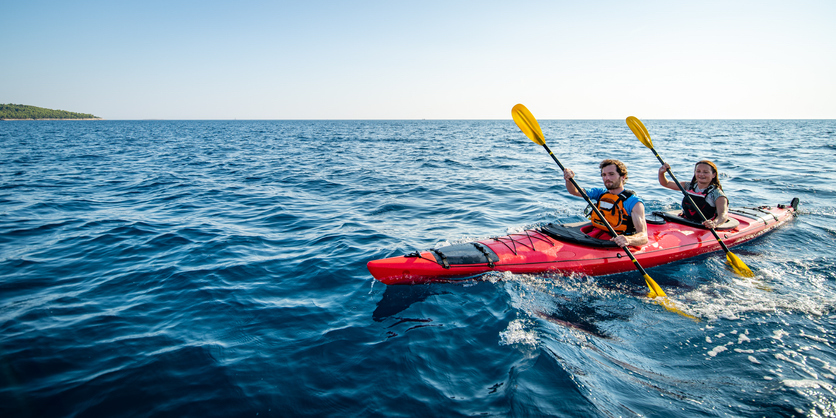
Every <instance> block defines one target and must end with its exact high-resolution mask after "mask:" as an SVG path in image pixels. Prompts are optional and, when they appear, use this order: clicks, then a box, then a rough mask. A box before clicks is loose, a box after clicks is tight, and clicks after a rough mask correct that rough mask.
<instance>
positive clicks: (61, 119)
mask: <svg viewBox="0 0 836 418" xmlns="http://www.w3.org/2000/svg"><path fill="white" fill-rule="evenodd" d="M0 120H10V121H11V120H104V119H102V118H77V119H70V118H43V119H41V118H38V119H31V118H30V119H17V118H0Z"/></svg>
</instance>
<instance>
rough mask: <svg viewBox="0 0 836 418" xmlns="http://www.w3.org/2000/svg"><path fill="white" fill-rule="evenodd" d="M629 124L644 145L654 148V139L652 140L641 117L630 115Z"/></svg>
mask: <svg viewBox="0 0 836 418" xmlns="http://www.w3.org/2000/svg"><path fill="white" fill-rule="evenodd" d="M627 126H629V127H630V130H631V131H633V134H634V135H636V138H638V139H639V141H641V142H642V144H644V146H646V147H648V148H650V149H653V141H651V140H650V134H649V133H648V132H647V128H645V127H644V124H643V123H642V121H640V120H639V118H637V117H635V116H628V117H627Z"/></svg>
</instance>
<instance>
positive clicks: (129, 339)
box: [0, 118, 836, 417]
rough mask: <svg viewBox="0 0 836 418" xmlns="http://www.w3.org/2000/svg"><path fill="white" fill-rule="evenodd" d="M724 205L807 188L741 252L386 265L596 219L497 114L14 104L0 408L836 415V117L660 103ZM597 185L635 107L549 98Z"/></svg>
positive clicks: (656, 135) (573, 157)
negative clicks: (448, 271)
mask: <svg viewBox="0 0 836 418" xmlns="http://www.w3.org/2000/svg"><path fill="white" fill-rule="evenodd" d="M644 122H645V124H646V125H647V127H648V129H649V131H650V133H651V136H652V137H653V141H654V145H655V147H656V149H657V150H658V151H659V153H660V154H661V155H662V157H663V158H664V159H665V160H666V161H667V162H669V163H670V164H671V165H672V166H673V168H674V172H675V173H676V174H677V175H678V177H680V179H681V180H684V179H687V178H690V174H689V173H690V171H691V169H692V168H691V167H692V164H693V162H694V161H696V160H698V159H702V158H709V159H712V160H714V161H715V162H716V163H717V165H718V166H719V167H720V171H721V181H722V182H723V185H724V188H725V190H726V193H727V194H728V195H729V196H730V199H731V204H732V206H745V205H748V206H753V205H761V204H770V205H774V204H778V203H787V202H789V201H790V199H792V198H793V197H799V198H800V199H801V202H802V204H801V208H800V209H801V210H800V216H798V217H797V218H796V219H794V220H793V221H791V222H790V223H789V224H787V225H785V226H784V227H782V228H780V229H778V230H776V231H775V232H773V233H771V234H769V235H767V236H764V237H762V238H759V239H757V240H755V241H752V242H750V243H747V244H745V245H743V246H740V247H735V249H734V250H733V252H734V253H735V254H737V255H738V256H740V257H741V259H743V260H744V261H745V263H746V264H747V265H749V266H750V267H752V268H753V270H755V272H756V274H757V277H755V278H754V279H743V278H740V277H737V276H735V275H734V274H733V273H732V272H730V271H729V270H728V269H727V268H726V267H725V264H724V257H723V256H722V255H721V254H720V255H716V254H715V255H710V256H705V257H701V258H697V259H693V260H689V261H686V262H680V263H674V264H669V265H667V266H662V267H658V268H653V269H650V270H649V271H648V273H649V274H650V275H651V277H653V278H654V280H655V281H656V282H658V283H659V284H660V285H661V286H662V287H663V288H664V289H665V291H666V292H667V293H668V295H669V296H670V297H671V298H672V299H673V300H675V301H676V303H677V304H679V305H680V306H682V307H683V308H684V310H686V311H687V312H689V313H691V314H693V315H696V316H698V317H699V318H700V319H701V320H700V321H699V322H695V321H692V320H689V319H687V318H685V317H683V316H679V315H675V314H672V313H670V312H667V311H666V310H665V309H664V308H662V307H661V306H659V305H657V304H655V303H652V302H651V301H649V300H648V299H646V298H644V297H643V294H644V292H645V289H644V282H643V280H642V279H641V277H640V276H638V275H637V274H632V273H631V274H622V275H615V276H608V277H598V278H593V277H585V276H554V275H542V276H536V275H535V276H528V275H510V274H507V275H501V274H488V275H485V276H482V277H479V278H478V280H467V281H463V282H460V283H453V284H436V285H422V286H394V287H386V286H385V285H383V284H381V283H377V282H375V281H374V280H373V279H372V277H371V276H370V275H369V273H368V271H367V270H366V267H365V265H366V262H368V261H369V260H371V259H376V258H382V257H388V256H393V255H400V254H403V253H406V252H410V251H412V250H415V249H427V248H433V247H435V246H437V245H441V244H444V243H455V242H465V241H471V240H476V239H482V238H486V237H490V236H497V235H503V234H506V233H509V232H514V231H519V230H521V229H523V228H525V227H530V226H534V225H537V224H540V223H543V222H554V221H560V222H567V221H578V220H580V219H582V218H581V216H580V213H581V212H582V209H583V207H584V206H585V204H584V202H583V201H582V200H581V199H579V198H574V197H571V196H569V195H568V194H567V193H566V191H565V188H564V186H563V181H562V177H561V175H560V173H559V172H558V169H557V166H556V165H555V164H554V163H553V162H552V161H551V159H550V158H549V157H548V155H547V154H546V153H545V151H544V150H543V148H542V147H539V146H537V145H535V144H533V143H532V142H531V141H529V140H528V139H527V138H525V136H523V135H522V134H521V133H520V132H519V130H518V129H517V128H516V126H515V125H514V123H513V122H512V121H511V120H510V118H509V120H503V121H94V122H90V121H63V122H58V121H20V122H2V123H0V161H2V164H0V416H6V417H12V416H14V417H28V416H33V417H34V416H39V417H40V416H77V417H84V416H109V417H113V416H177V417H182V416H200V417H205V416H223V417H227V416H256V415H257V416H386V417H390V416H468V415H483V414H484V415H489V416H542V415H554V416H581V415H582V416H601V417H608V416H633V415H641V416H688V417H693V416H709V417H713V416H743V417H749V416H751V417H760V416H836V377H835V376H836V352H834V345H836V331H834V330H836V317H835V316H834V304H835V302H836V244H834V236H836V227H834V224H836V204H834V203H833V202H834V201H836V187H834V184H836V169H834V162H836V121H832V120H828V121H795V120H794V121H778V120H769V121H748V120H747V121H734V120H732V121H692V120H689V121H654V120H645V121H644ZM541 125H542V127H543V131H544V133H545V135H546V138H547V141H548V143H549V146H550V147H551V149H552V150H553V151H554V152H555V154H556V155H557V156H558V158H560V160H561V162H562V163H563V164H564V165H566V166H567V167H571V168H573V169H574V170H575V171H576V172H577V177H576V179H577V180H578V182H579V183H580V184H581V185H583V186H587V187H590V186H597V185H598V184H599V183H600V177H599V176H598V170H597V162H598V161H600V160H601V159H603V158H607V157H617V158H619V159H622V160H623V161H625V162H627V163H628V165H629V169H630V174H629V176H630V180H629V183H628V185H629V187H630V188H632V189H635V190H637V191H638V192H639V193H640V194H641V195H642V196H643V197H644V200H645V202H646V205H647V206H648V209H649V210H660V209H667V208H674V207H677V205H678V202H679V200H680V197H679V195H678V194H677V193H676V192H674V191H671V190H667V189H663V188H661V186H659V185H658V183H657V181H656V169H657V167H658V162H657V161H656V159H655V157H654V156H653V154H652V153H651V152H650V151H649V150H648V149H646V148H644V147H643V146H642V145H641V144H640V143H639V142H638V140H636V139H635V137H633V135H632V133H631V132H630V130H629V129H628V127H627V126H626V124H625V123H624V122H623V121H541Z"/></svg>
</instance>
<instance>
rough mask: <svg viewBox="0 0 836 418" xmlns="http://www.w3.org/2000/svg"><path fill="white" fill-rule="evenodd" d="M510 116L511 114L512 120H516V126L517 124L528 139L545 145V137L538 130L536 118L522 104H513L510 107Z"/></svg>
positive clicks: (538, 125)
mask: <svg viewBox="0 0 836 418" xmlns="http://www.w3.org/2000/svg"><path fill="white" fill-rule="evenodd" d="M511 116H513V118H514V122H516V124H517V126H519V128H520V130H521V131H522V132H523V133H524V134H525V136H527V137H528V139H530V140H532V141H534V143H535V144H537V145H546V137H545V136H543V131H542V130H540V124H539V123H537V119H535V118H534V115H532V114H531V112H529V111H528V109H527V108H526V107H525V106H523V105H522V104H518V105H516V106H514V107H513V108H512V109H511Z"/></svg>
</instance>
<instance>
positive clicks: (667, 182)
mask: <svg viewBox="0 0 836 418" xmlns="http://www.w3.org/2000/svg"><path fill="white" fill-rule="evenodd" d="M670 168H671V166H670V164H668V163H665V165H663V166H661V167H659V184H661V185H662V186H665V187H667V188H669V189H671V190H679V186H677V185H676V182H675V181H673V180H668V177H667V176H666V175H665V173H667V171H668V170H669V169H670ZM682 187H688V185H687V184H685V183H682Z"/></svg>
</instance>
